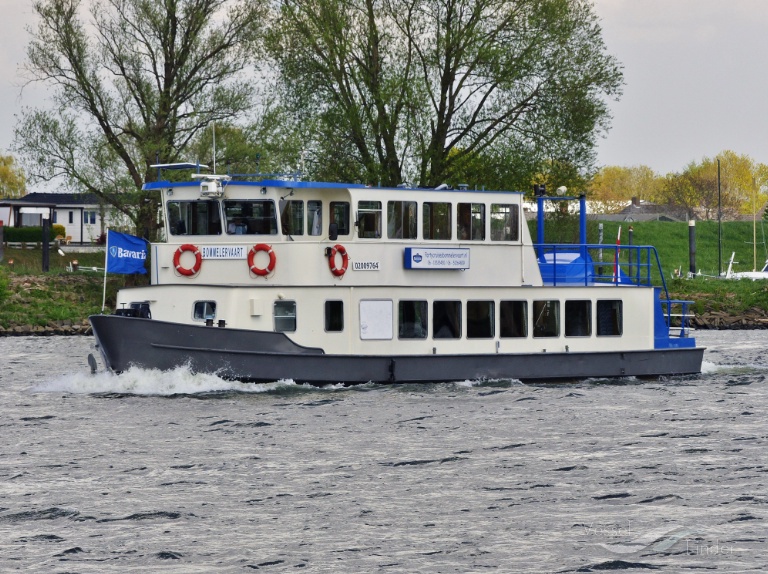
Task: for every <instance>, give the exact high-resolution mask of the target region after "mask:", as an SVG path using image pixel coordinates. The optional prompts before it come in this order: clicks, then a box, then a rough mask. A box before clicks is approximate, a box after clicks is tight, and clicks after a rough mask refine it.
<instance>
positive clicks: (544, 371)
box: [90, 315, 704, 385]
mask: <svg viewBox="0 0 768 574" xmlns="http://www.w3.org/2000/svg"><path fill="white" fill-rule="evenodd" d="M90 321H91V325H92V326H93V332H94V335H95V336H96V340H97V343H98V344H99V349H100V351H101V354H102V357H103V359H104V362H105V364H106V367H107V368H108V369H110V370H112V371H114V372H117V373H120V372H122V371H125V370H127V369H128V368H130V367H131V366H136V367H141V368H147V369H160V370H168V369H173V368H175V367H179V366H183V365H186V366H188V367H189V368H190V369H191V370H192V371H193V372H197V373H212V374H216V375H218V376H220V377H222V378H227V379H233V380H239V381H249V382H273V381H277V380H280V379H291V380H293V381H295V382H297V383H310V384H314V385H324V384H335V383H344V384H357V383H367V382H375V383H420V382H445V381H463V380H477V379H519V380H521V381H545V380H565V379H571V380H573V379H584V378H590V377H594V378H604V377H628V376H635V377H657V376H664V375H687V374H693V373H699V372H700V371H701V362H702V358H703V355H704V349H703V348H701V347H698V348H681V349H678V348H673V349H656V350H651V351H631V352H627V351H622V352H594V353H530V354H483V355H395V356H376V355H363V356H360V355H357V356H347V355H326V354H324V353H323V351H322V349H313V348H308V347H301V346H299V345H296V344H295V343H293V342H292V341H291V340H290V339H289V338H288V337H286V336H285V335H284V334H282V333H269V332H262V331H247V330H240V329H227V328H218V327H204V326H195V325H182V324H179V323H168V322H164V321H156V320H152V319H140V318H134V317H122V316H117V315H94V316H92V317H91V318H90Z"/></svg>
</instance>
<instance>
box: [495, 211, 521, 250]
mask: <svg viewBox="0 0 768 574" xmlns="http://www.w3.org/2000/svg"><path fill="white" fill-rule="evenodd" d="M519 209H520V208H519V206H518V205H515V204H509V203H493V204H491V241H519V240H520V229H519V227H520V211H519Z"/></svg>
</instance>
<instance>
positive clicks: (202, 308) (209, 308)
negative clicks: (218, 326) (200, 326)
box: [192, 301, 216, 321]
mask: <svg viewBox="0 0 768 574" xmlns="http://www.w3.org/2000/svg"><path fill="white" fill-rule="evenodd" d="M192 318H193V319H195V321H207V320H208V319H215V318H216V301H195V306H194V310H193V312H192Z"/></svg>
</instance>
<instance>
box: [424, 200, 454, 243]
mask: <svg viewBox="0 0 768 574" xmlns="http://www.w3.org/2000/svg"><path fill="white" fill-rule="evenodd" d="M423 210H424V214H423V217H422V233H423V234H424V239H436V240H444V239H450V238H451V204H450V203H438V202H424V206H423Z"/></svg>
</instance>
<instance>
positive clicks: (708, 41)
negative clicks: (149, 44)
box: [0, 0, 768, 174]
mask: <svg viewBox="0 0 768 574" xmlns="http://www.w3.org/2000/svg"><path fill="white" fill-rule="evenodd" d="M30 4H31V0H0V13H1V14H2V18H0V78H2V80H0V153H6V152H8V150H9V147H10V145H11V141H12V137H13V134H12V130H13V125H14V124H15V117H14V116H15V114H18V113H19V111H20V110H21V108H22V106H41V105H44V102H45V97H44V94H45V92H44V91H43V90H41V89H40V88H35V87H33V88H25V89H24V90H23V91H22V90H21V85H22V83H23V79H22V76H21V74H20V67H21V65H22V63H23V59H24V49H25V46H26V44H27V34H26V31H25V28H26V27H27V26H28V25H30V24H32V23H33V18H32V8H31V6H30ZM594 4H595V10H596V12H597V14H598V16H599V17H600V18H601V21H602V27H603V37H604V39H605V42H606V45H607V48H608V51H609V53H611V54H613V55H614V56H616V57H617V58H618V60H619V61H620V62H621V63H622V64H623V66H624V75H625V83H626V85H625V86H624V94H623V96H622V97H621V99H620V100H619V101H618V102H611V104H610V105H611V110H612V113H613V127H612V129H611V131H610V132H609V133H608V135H607V137H606V138H605V139H603V140H601V142H600V147H599V151H598V161H599V164H600V165H622V166H632V165H648V166H650V167H651V168H653V169H654V170H655V171H657V172H658V173H660V174H666V173H668V172H674V171H681V170H682V169H684V168H685V166H686V165H687V164H688V163H690V162H691V161H698V160H701V158H703V157H705V156H707V157H712V156H714V155H716V154H717V153H718V152H720V151H722V150H725V149H730V150H733V151H735V152H736V153H739V154H746V155H749V156H750V157H752V158H753V159H754V160H756V161H759V162H762V163H768V110H767V109H766V108H767V107H768V0H728V1H725V0H594Z"/></svg>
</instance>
